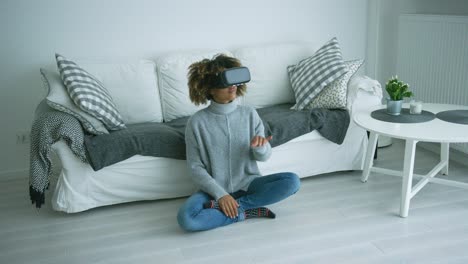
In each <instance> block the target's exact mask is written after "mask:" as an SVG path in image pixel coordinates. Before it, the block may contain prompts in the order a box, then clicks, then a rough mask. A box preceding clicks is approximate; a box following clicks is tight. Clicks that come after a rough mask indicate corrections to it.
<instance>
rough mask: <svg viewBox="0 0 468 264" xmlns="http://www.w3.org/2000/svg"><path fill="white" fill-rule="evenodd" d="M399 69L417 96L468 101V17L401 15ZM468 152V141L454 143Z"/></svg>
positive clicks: (431, 100)
mask: <svg viewBox="0 0 468 264" xmlns="http://www.w3.org/2000/svg"><path fill="white" fill-rule="evenodd" d="M397 50H398V51H397V66H396V73H397V74H398V77H400V79H401V80H402V81H404V82H407V83H408V84H409V85H410V88H411V90H412V91H413V92H414V98H415V99H417V100H421V101H423V102H427V103H444V104H458V105H468V17H467V16H439V15H401V16H400V17H399V25H398V48H397ZM452 146H453V147H454V148H455V149H458V150H460V151H462V152H464V153H468V144H452Z"/></svg>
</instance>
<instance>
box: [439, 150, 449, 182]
mask: <svg viewBox="0 0 468 264" xmlns="http://www.w3.org/2000/svg"><path fill="white" fill-rule="evenodd" d="M449 151H450V143H440V161H442V162H445V163H446V164H447V165H445V166H444V167H443V168H442V170H441V173H442V174H443V175H448V169H449Z"/></svg>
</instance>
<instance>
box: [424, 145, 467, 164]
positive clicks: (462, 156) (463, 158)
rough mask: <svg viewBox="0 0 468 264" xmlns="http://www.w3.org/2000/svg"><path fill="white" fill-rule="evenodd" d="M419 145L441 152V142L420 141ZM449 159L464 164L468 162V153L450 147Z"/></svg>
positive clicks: (431, 150)
mask: <svg viewBox="0 0 468 264" xmlns="http://www.w3.org/2000/svg"><path fill="white" fill-rule="evenodd" d="M418 146H420V147H421V148H423V149H426V150H429V151H430V152H434V153H436V154H437V155H439V154H440V143H431V142H419V143H418ZM449 159H450V160H453V161H455V162H457V163H460V164H463V165H467V164H468V154H467V153H464V152H462V151H460V150H458V149H454V148H450V153H449Z"/></svg>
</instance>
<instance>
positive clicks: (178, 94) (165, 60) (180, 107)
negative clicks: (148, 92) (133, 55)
mask: <svg viewBox="0 0 468 264" xmlns="http://www.w3.org/2000/svg"><path fill="white" fill-rule="evenodd" d="M219 53H224V54H226V55H228V56H232V54H231V53H230V52H229V51H226V50H202V51H201V50H198V51H185V52H183V51H182V52H177V53H174V54H167V55H164V56H162V57H160V58H158V60H157V63H156V64H157V67H156V68H157V72H158V80H159V82H158V87H159V92H160V94H161V99H162V110H163V117H164V121H165V122H168V121H171V120H173V119H176V118H180V117H184V116H189V115H192V114H194V113H195V112H197V111H198V110H200V109H202V108H205V107H207V104H206V105H200V106H196V105H195V104H193V103H192V102H191V101H190V98H189V89H188V86H187V83H188V78H187V73H188V67H189V66H190V65H191V64H192V63H194V62H197V61H201V60H203V59H211V58H213V56H214V55H216V54H219Z"/></svg>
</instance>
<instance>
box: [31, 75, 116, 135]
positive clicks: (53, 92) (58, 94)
mask: <svg viewBox="0 0 468 264" xmlns="http://www.w3.org/2000/svg"><path fill="white" fill-rule="evenodd" d="M40 72H41V77H42V80H43V82H44V85H45V86H46V88H47V90H48V94H47V97H46V103H47V105H49V106H50V107H51V108H53V109H56V110H58V111H62V112H65V113H68V114H70V115H72V116H74V117H75V118H76V119H78V120H79V121H80V122H81V124H82V126H83V128H84V130H85V131H87V132H88V133H91V134H94V135H102V134H109V131H107V129H106V127H105V126H104V124H103V123H102V122H101V121H99V120H98V119H96V118H95V117H93V116H91V115H89V114H87V113H86V112H84V111H83V110H81V109H79V108H78V107H77V106H76V105H75V104H74V103H73V101H72V100H71V98H70V96H69V95H68V93H67V90H66V89H67V88H65V86H64V85H63V83H62V79H60V75H59V74H58V73H56V72H52V71H49V70H46V69H42V68H41V69H40Z"/></svg>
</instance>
